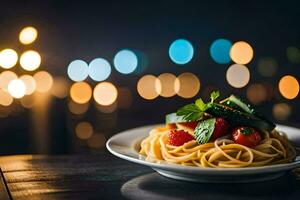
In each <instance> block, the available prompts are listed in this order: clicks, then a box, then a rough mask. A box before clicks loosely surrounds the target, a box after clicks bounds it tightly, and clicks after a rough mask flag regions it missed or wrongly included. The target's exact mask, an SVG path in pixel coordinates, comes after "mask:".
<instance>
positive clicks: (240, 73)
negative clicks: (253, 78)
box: [226, 64, 250, 88]
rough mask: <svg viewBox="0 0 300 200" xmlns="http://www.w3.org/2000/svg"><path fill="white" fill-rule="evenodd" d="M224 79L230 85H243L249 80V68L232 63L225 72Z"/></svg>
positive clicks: (240, 86)
mask: <svg viewBox="0 0 300 200" xmlns="http://www.w3.org/2000/svg"><path fill="white" fill-rule="evenodd" d="M226 79H227V82H228V83H229V85H231V86H232V87H235V88H242V87H245V86H246V85H247V84H248V82H249V80H250V72H249V69H248V68H247V67H246V66H244V65H239V64H233V65H231V66H230V67H229V68H228V70H227V72H226Z"/></svg>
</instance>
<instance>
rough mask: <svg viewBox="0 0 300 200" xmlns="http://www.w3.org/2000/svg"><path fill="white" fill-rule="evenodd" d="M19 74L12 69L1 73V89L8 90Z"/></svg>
mask: <svg viewBox="0 0 300 200" xmlns="http://www.w3.org/2000/svg"><path fill="white" fill-rule="evenodd" d="M17 78H18V76H17V75H16V74H15V73H14V72H12V71H4V72H2V73H1V74H0V89H2V90H4V91H7V87H8V84H9V82H10V81H12V80H14V79H17Z"/></svg>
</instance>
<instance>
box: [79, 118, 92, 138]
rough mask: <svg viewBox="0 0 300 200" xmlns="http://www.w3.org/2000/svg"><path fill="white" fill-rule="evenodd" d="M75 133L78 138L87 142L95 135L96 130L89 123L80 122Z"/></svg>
mask: <svg viewBox="0 0 300 200" xmlns="http://www.w3.org/2000/svg"><path fill="white" fill-rule="evenodd" d="M75 132H76V135H77V137H78V138H80V139H82V140H86V139H89V138H90V137H91V136H92V135H93V132H94V129H93V126H92V125H91V124H90V123H89V122H80V123H79V124H77V126H76V128H75Z"/></svg>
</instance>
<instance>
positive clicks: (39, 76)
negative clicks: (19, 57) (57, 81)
mask: <svg viewBox="0 0 300 200" xmlns="http://www.w3.org/2000/svg"><path fill="white" fill-rule="evenodd" d="M33 78H34V80H35V82H36V91H37V92H40V93H44V92H48V91H49V90H50V89H51V87H52V85H53V78H52V76H51V74H49V73H48V72H46V71H39V72H37V73H35V74H34V75H33Z"/></svg>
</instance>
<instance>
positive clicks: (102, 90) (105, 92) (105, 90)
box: [93, 82, 118, 106]
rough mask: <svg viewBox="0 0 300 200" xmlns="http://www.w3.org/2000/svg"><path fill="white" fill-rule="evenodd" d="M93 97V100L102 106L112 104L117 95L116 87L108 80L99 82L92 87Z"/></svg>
mask: <svg viewBox="0 0 300 200" xmlns="http://www.w3.org/2000/svg"><path fill="white" fill-rule="evenodd" d="M93 95H94V99H95V101H96V102H97V103H98V104H100V105H103V106H108V105H111V104H113V103H114V102H115V101H116V100H117V97H118V91H117V88H116V87H115V86H114V85H113V84H112V83H110V82H101V83H98V84H97V85H96V87H95V88H94V92H93Z"/></svg>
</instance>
